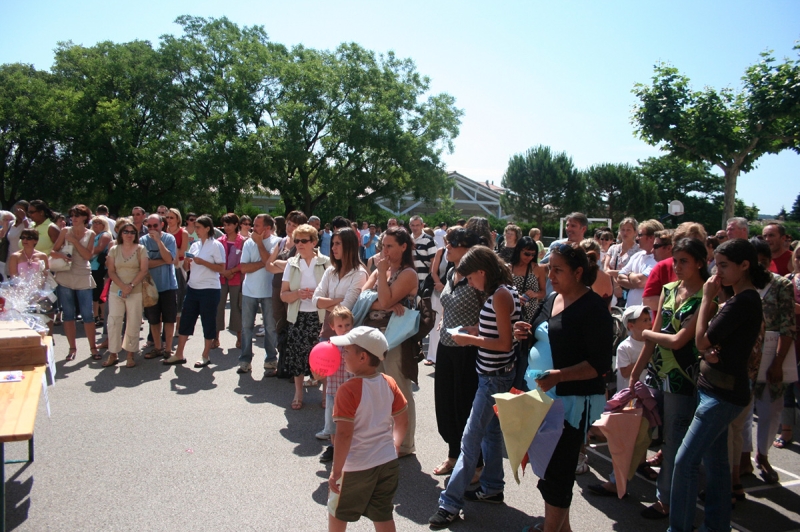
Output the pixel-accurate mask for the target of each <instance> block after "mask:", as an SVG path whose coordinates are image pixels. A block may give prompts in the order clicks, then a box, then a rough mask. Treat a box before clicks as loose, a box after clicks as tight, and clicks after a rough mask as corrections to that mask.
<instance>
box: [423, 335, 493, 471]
mask: <svg viewBox="0 0 800 532" xmlns="http://www.w3.org/2000/svg"><path fill="white" fill-rule="evenodd" d="M477 356H478V348H477V347H475V346H467V347H451V346H448V345H444V344H442V343H441V342H440V343H439V347H438V348H437V350H436V373H435V374H434V388H433V396H434V399H435V401H436V405H435V406H436V426H437V427H438V429H439V434H440V435H441V437H442V438H443V439H444V441H445V442H446V443H447V457H448V458H452V459H454V460H455V459H457V458H458V455H459V453H460V452H461V436H462V435H463V434H464V427H465V426H466V425H467V419H469V413H470V411H471V410H472V402H473V401H474V400H475V393H476V392H477V391H478V372H477V371H476V370H475V359H476V358H477ZM482 466H483V457H482V456H481V457H480V458H479V459H478V467H482Z"/></svg>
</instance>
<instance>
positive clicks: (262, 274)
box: [241, 235, 281, 299]
mask: <svg viewBox="0 0 800 532" xmlns="http://www.w3.org/2000/svg"><path fill="white" fill-rule="evenodd" d="M280 240H281V239H280V238H279V237H277V236H275V235H270V237H269V238H265V239H264V249H266V250H267V253H271V252H272V250H273V248H274V247H275V246H276V245H277V244H278V242H280ZM253 262H261V253H259V251H258V245H257V244H256V243H255V242H254V241H253V239H252V238H248V239H247V241H246V242H245V243H244V246H242V260H241V263H242V264H251V263H253ZM272 277H273V274H272V273H271V272H268V271H267V269H266V268H260V269H258V270H256V271H254V272H250V273H247V274H245V276H244V281H242V295H244V296H247V297H253V298H257V299H261V298H264V297H272Z"/></svg>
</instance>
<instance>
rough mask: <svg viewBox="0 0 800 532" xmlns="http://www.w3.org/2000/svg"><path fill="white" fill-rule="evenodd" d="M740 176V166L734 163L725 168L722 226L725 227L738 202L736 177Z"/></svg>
mask: <svg viewBox="0 0 800 532" xmlns="http://www.w3.org/2000/svg"><path fill="white" fill-rule="evenodd" d="M738 177H739V166H738V165H736V164H734V165H732V166H730V167H728V168H726V169H725V207H724V208H723V210H722V226H721V229H725V225H726V224H727V222H728V220H729V219H730V218H733V210H734V207H735V204H736V179H737V178H738Z"/></svg>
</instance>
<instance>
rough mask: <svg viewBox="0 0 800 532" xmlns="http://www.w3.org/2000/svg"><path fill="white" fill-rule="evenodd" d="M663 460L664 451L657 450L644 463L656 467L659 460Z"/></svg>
mask: <svg viewBox="0 0 800 532" xmlns="http://www.w3.org/2000/svg"><path fill="white" fill-rule="evenodd" d="M663 460H664V453H662V452H661V451H658V452H657V453H656V454H654V455H653V456H652V457H651V458H648V459H647V460H645V463H646V464H647V465H649V466H651V467H658V466H660V465H661V462H662V461H663Z"/></svg>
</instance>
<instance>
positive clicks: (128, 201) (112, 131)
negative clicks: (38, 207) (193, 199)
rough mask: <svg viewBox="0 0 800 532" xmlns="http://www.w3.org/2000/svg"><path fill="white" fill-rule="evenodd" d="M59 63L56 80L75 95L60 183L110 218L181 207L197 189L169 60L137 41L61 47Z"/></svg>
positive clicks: (58, 57) (148, 44) (58, 52)
mask: <svg viewBox="0 0 800 532" xmlns="http://www.w3.org/2000/svg"><path fill="white" fill-rule="evenodd" d="M55 59H56V61H55V64H54V66H53V73H54V75H55V76H56V77H57V78H58V79H59V81H60V83H61V84H62V85H63V86H64V87H66V88H67V89H69V90H71V91H73V92H74V94H75V95H76V97H75V100H74V103H73V105H72V107H71V109H69V115H68V118H67V120H66V125H65V128H66V131H65V133H66V134H65V140H64V144H65V145H64V151H63V154H62V157H63V163H64V173H63V174H62V178H65V179H69V181H70V182H71V183H73V184H74V188H73V189H71V190H70V192H72V193H74V194H76V195H78V196H79V197H81V198H82V202H84V203H87V204H89V205H92V204H97V203H105V204H106V205H108V206H109V208H110V209H111V211H112V212H122V211H123V207H125V208H128V207H131V206H133V205H142V206H144V207H145V208H154V207H155V206H156V205H158V204H159V203H170V204H173V205H174V204H179V200H180V198H181V197H183V196H185V195H186V194H187V193H189V191H191V190H192V188H193V183H192V180H191V178H190V176H189V175H188V174H187V172H186V167H187V166H188V165H187V163H186V155H187V154H186V149H185V144H184V143H183V138H182V135H181V123H182V122H181V109H180V107H179V105H178V98H177V94H176V90H175V86H174V85H173V83H172V75H171V73H170V72H169V70H167V69H166V68H165V65H164V61H163V57H162V56H161V55H160V54H159V53H158V52H157V51H156V50H154V49H153V48H152V46H151V45H150V43H148V42H146V41H134V42H130V43H124V44H115V43H112V42H101V43H98V44H97V45H95V46H92V47H84V46H79V45H73V44H72V43H61V44H60V45H59V47H58V49H57V50H56V58H55ZM195 190H196V189H195Z"/></svg>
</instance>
